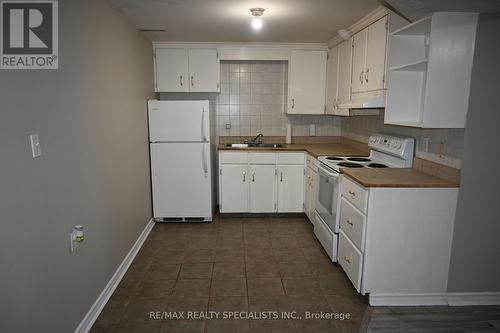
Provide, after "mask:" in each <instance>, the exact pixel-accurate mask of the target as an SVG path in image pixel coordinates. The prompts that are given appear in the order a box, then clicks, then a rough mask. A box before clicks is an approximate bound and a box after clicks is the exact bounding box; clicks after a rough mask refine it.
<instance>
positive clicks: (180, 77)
mask: <svg viewBox="0 0 500 333" xmlns="http://www.w3.org/2000/svg"><path fill="white" fill-rule="evenodd" d="M179 83H180V85H181V87H182V86H183V85H184V84H183V83H182V75H180V76H179Z"/></svg>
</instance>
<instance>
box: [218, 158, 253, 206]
mask: <svg viewBox="0 0 500 333" xmlns="http://www.w3.org/2000/svg"><path fill="white" fill-rule="evenodd" d="M220 170H221V174H220V191H221V194H220V200H221V202H220V211H221V212H222V213H244V212H247V211H248V167H247V166H246V165H233V164H223V165H221V166H220Z"/></svg>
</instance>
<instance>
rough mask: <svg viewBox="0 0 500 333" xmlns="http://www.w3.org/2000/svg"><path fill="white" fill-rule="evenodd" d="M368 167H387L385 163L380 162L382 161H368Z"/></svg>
mask: <svg viewBox="0 0 500 333" xmlns="http://www.w3.org/2000/svg"><path fill="white" fill-rule="evenodd" d="M368 166H369V167H370V168H388V166H387V165H385V164H382V163H370V164H368Z"/></svg>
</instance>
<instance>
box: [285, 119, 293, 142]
mask: <svg viewBox="0 0 500 333" xmlns="http://www.w3.org/2000/svg"><path fill="white" fill-rule="evenodd" d="M291 143H292V124H287V125H286V144H287V145H289V144H291Z"/></svg>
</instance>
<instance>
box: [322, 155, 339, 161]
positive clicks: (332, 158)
mask: <svg viewBox="0 0 500 333" xmlns="http://www.w3.org/2000/svg"><path fill="white" fill-rule="evenodd" d="M325 159H327V160H330V161H342V160H343V158H341V157H335V156H328V157H325Z"/></svg>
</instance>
